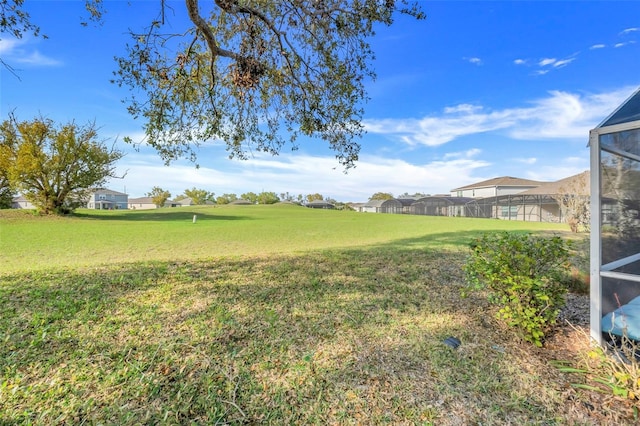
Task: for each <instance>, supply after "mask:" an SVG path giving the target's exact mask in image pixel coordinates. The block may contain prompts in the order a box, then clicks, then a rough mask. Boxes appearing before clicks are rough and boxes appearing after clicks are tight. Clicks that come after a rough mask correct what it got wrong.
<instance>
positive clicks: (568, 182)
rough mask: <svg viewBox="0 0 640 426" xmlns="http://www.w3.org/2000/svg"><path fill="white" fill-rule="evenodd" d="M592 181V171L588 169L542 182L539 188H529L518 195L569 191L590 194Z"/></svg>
mask: <svg viewBox="0 0 640 426" xmlns="http://www.w3.org/2000/svg"><path fill="white" fill-rule="evenodd" d="M590 182H591V181H590V173H589V171H588V170H587V171H584V172H582V173H578V174H577V175H573V176H569V177H566V178H564V179H560V180H558V181H555V182H548V183H545V184H542V185H540V186H538V187H537V188H533V189H528V190H526V191H523V192H521V193H519V194H518V195H558V194H567V193H571V194H575V195H589V194H590V193H591V191H590V189H589V188H590Z"/></svg>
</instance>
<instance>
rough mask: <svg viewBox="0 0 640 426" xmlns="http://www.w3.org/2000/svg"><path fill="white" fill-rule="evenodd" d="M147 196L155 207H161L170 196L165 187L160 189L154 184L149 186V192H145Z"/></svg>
mask: <svg viewBox="0 0 640 426" xmlns="http://www.w3.org/2000/svg"><path fill="white" fill-rule="evenodd" d="M147 197H151V202H153V204H155V205H156V207H162V206H164V203H166V202H167V200H168V199H169V198H171V192H169V191H167V190H166V189H162V188H160V187H159V186H154V187H153V188H151V191H150V192H147Z"/></svg>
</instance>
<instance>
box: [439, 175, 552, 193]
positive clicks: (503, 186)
mask: <svg viewBox="0 0 640 426" xmlns="http://www.w3.org/2000/svg"><path fill="white" fill-rule="evenodd" d="M544 183H545V182H539V181H536V180H529V179H520V178H514V177H511V176H502V177H497V178H493V179H489V180H484V181H482V182H478V183H474V184H471V185H466V186H461V187H460V188H455V189H452V190H451V196H452V197H469V198H488V197H500V196H502V195H511V194H518V193H520V192H523V191H527V190H529V189H533V188H537V187H538V186H540V185H542V184H544Z"/></svg>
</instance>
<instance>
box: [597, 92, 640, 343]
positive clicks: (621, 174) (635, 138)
mask: <svg viewBox="0 0 640 426" xmlns="http://www.w3.org/2000/svg"><path fill="white" fill-rule="evenodd" d="M589 146H590V156H591V174H590V176H591V183H590V185H591V200H590V201H591V207H590V208H591V241H590V242H591V244H590V283H591V289H590V323H591V326H590V328H591V337H592V338H593V339H594V340H595V341H596V342H598V343H600V344H603V343H604V342H605V340H607V335H608V334H613V335H620V334H621V333H623V334H626V333H627V332H628V331H630V330H631V331H632V333H633V334H635V335H636V336H634V335H633V334H632V333H631V332H630V333H629V334H630V337H632V338H634V339H636V338H637V334H638V333H637V329H640V317H636V318H634V317H633V314H632V313H633V312H634V309H637V306H635V305H634V303H640V89H638V90H637V91H636V92H635V93H634V94H633V95H632V96H631V97H630V98H629V99H627V101H625V102H624V103H623V104H622V105H621V106H620V107H619V108H617V109H616V110H615V111H614V112H613V113H612V114H611V115H610V116H609V117H607V118H606V119H605V120H604V121H603V122H602V123H601V124H600V125H598V126H597V127H596V128H595V129H593V130H591V131H590V134H589ZM632 305H633V306H632ZM638 306H640V305H638ZM639 312H640V311H639ZM627 319H628V321H627Z"/></svg>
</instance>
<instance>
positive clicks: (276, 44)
mask: <svg viewBox="0 0 640 426" xmlns="http://www.w3.org/2000/svg"><path fill="white" fill-rule="evenodd" d="M23 3H24V0H6V1H2V2H0V32H8V33H12V34H13V35H14V36H15V37H17V38H21V37H22V35H23V33H32V34H34V35H36V36H37V35H39V33H40V28H39V27H38V26H37V25H35V24H34V23H33V22H32V21H31V17H30V16H29V14H28V13H26V12H24V10H23V9H22V7H23ZM418 3H419V2H417V1H412V0H322V1H319V0H260V1H255V0H210V1H207V2H204V1H198V0H184V6H185V9H186V15H187V16H188V20H187V22H188V24H187V25H185V26H183V27H180V25H181V21H179V19H176V20H175V21H174V22H169V20H170V18H171V17H173V16H174V15H176V16H179V15H180V13H179V12H180V11H178V10H177V9H178V8H175V4H174V3H172V4H171V5H169V4H168V2H167V1H166V0H158V3H157V4H158V8H159V12H160V13H159V14H158V15H157V17H154V18H150V19H149V26H148V27H147V28H143V29H139V30H131V31H130V35H131V37H132V41H131V42H130V43H129V44H128V45H127V46H126V51H127V53H126V55H125V56H122V57H117V58H116V61H117V66H118V69H117V71H115V72H114V79H113V82H114V83H116V84H118V85H119V86H124V87H127V88H129V89H130V97H129V98H128V99H125V103H126V104H127V109H128V111H129V113H130V114H131V115H132V116H133V117H135V118H142V119H143V120H144V124H143V126H144V130H145V134H146V140H145V142H146V143H147V144H149V145H150V146H152V147H154V148H155V149H156V150H157V152H158V153H159V154H160V156H161V157H162V158H163V159H164V160H165V161H166V162H167V163H169V162H170V161H172V160H174V159H177V158H181V157H186V158H189V159H191V160H192V161H197V148H198V147H199V146H200V145H201V144H203V143H209V142H217V143H222V144H224V145H226V148H227V151H228V152H229V156H230V157H231V158H234V157H235V158H241V159H244V158H247V156H248V155H249V153H250V152H254V151H258V152H267V153H271V154H274V155H275V154H278V153H279V152H280V151H281V150H282V148H283V146H285V145H287V144H289V145H290V146H291V148H292V149H293V150H295V149H297V148H298V143H299V142H298V139H299V137H300V136H305V137H312V138H314V137H315V138H320V139H322V140H324V141H326V142H327V143H328V145H329V147H330V148H331V149H332V150H333V151H334V152H335V155H336V158H337V159H338V162H339V163H340V164H341V165H343V166H344V167H345V168H346V169H348V168H350V167H353V166H354V163H355V162H356V161H357V159H358V154H359V152H360V144H359V142H358V138H359V137H360V136H361V135H362V134H363V132H364V129H363V125H362V123H361V121H362V117H363V111H364V110H363V105H364V103H365V102H366V101H367V100H368V95H367V93H366V90H365V83H366V81H367V79H374V78H375V72H374V69H373V65H372V64H373V59H374V52H373V51H372V48H371V46H370V43H369V40H370V39H371V37H373V36H374V35H375V32H376V28H377V26H378V25H391V24H392V23H393V20H394V17H395V16H396V15H397V14H405V15H410V16H413V17H415V18H417V19H424V18H425V14H424V12H423V11H422V10H421V8H420V6H419V4H418ZM85 8H86V9H87V11H88V14H89V18H90V19H93V20H97V21H100V20H101V19H102V18H103V15H104V13H105V12H106V10H105V8H104V3H103V1H102V0H85ZM166 9H170V10H171V11H172V12H173V13H165V12H166ZM83 24H84V25H86V23H83ZM0 61H1V58H0ZM125 140H127V141H129V142H132V141H131V140H130V139H129V138H125Z"/></svg>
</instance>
